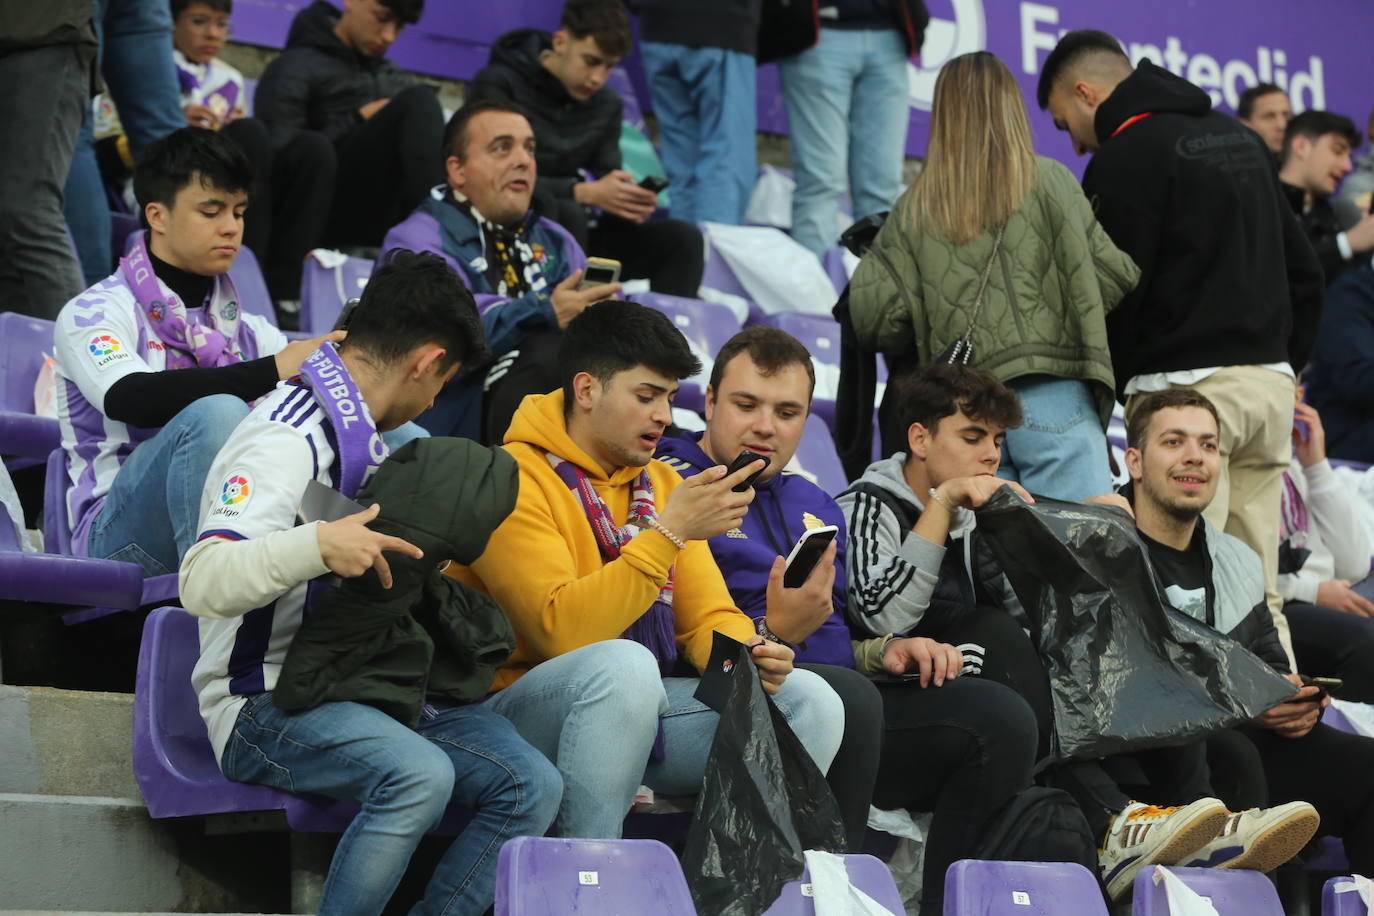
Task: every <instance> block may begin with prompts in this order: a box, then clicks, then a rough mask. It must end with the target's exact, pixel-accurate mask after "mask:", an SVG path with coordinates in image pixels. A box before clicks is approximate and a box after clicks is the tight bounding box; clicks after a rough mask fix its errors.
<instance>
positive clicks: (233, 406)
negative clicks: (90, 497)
mask: <svg viewBox="0 0 1374 916" xmlns="http://www.w3.org/2000/svg"><path fill="white" fill-rule="evenodd" d="M246 416H248V405H247V404H246V403H244V402H243V401H242V400H240V399H239V398H237V397H235V396H234V395H232V394H212V395H210V396H209V397H204V398H200V399H199V400H197V401H195V402H193V403H191V404H189V405H187V406H186V407H183V408H182V409H181V411H180V412H179V413H178V414H177V415H176V416H175V417H172V419H171V420H169V421H168V422H167V425H166V426H164V427H162V429H160V430H158V433H157V435H156V436H154V437H153V438H151V439H149V440H147V441H146V442H143V443H140V444H139V445H138V447H137V448H135V449H134V450H133V452H132V453H131V454H130V455H129V457H128V458H127V459H125V461H124V464H123V465H122V466H121V467H120V469H119V473H118V474H116V475H115V479H114V483H113V484H111V486H110V492H109V493H107V494H106V495H105V505H104V506H103V507H101V510H100V515H99V516H97V517H96V519H95V521H94V522H92V524H91V533H90V537H89V539H88V540H87V542H86V553H87V555H88V556H92V557H103V558H105V559H110V560H124V561H126V562H129V563H137V564H138V565H139V566H140V567H142V569H143V574H144V575H145V576H163V575H167V574H168V573H174V572H176V571H177V569H178V568H180V566H181V558H182V557H184V556H185V555H186V551H188V550H190V549H191V545H192V544H194V543H195V542H196V535H197V534H198V533H199V526H200V498H201V494H202V492H203V491H204V489H205V478H206V477H207V476H209V474H210V465H212V464H213V463H214V461H215V456H216V455H218V454H219V450H220V449H221V448H223V447H224V443H225V442H226V441H228V439H229V434H230V433H232V432H233V431H234V428H235V427H237V426H238V425H239V423H240V422H242V421H243V419H244V417H246ZM428 435H429V433H427V432H425V431H424V430H423V429H421V428H420V427H419V426H417V425H416V424H415V423H413V422H411V423H406V424H403V425H401V426H398V427H396V428H395V429H393V430H391V431H390V432H388V433H385V434H383V436H382V438H383V440H385V442H386V444H387V446H388V447H390V448H392V449H397V448H400V447H401V446H402V445H404V444H405V443H407V442H409V441H410V440H411V439H414V438H416V437H417V436H428Z"/></svg>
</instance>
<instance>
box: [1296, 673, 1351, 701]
mask: <svg viewBox="0 0 1374 916" xmlns="http://www.w3.org/2000/svg"><path fill="white" fill-rule="evenodd" d="M1298 680H1300V681H1302V685H1303V686H1304V687H1320V688H1321V691H1322V693H1335V692H1337V691H1338V690H1340V689H1341V688H1342V687H1344V686H1345V681H1343V680H1341V679H1340V678H1338V677H1308V676H1307V675H1306V674H1300V675H1298ZM1321 696H1322V694H1321V693H1318V694H1317V695H1316V696H1315V697H1313V699H1318V700H1319V699H1321Z"/></svg>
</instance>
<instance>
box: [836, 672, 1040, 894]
mask: <svg viewBox="0 0 1374 916" xmlns="http://www.w3.org/2000/svg"><path fill="white" fill-rule="evenodd" d="M878 689H879V693H881V694H882V702H883V725H884V733H883V749H882V756H881V758H880V763H879V766H878V781H877V785H876V787H875V789H874V792H873V803H874V804H875V805H877V806H878V807H879V808H884V809H889V810H890V809H895V808H908V809H913V810H916V811H929V812H932V813H933V818H932V819H931V824H930V834H929V836H928V837H927V838H926V849H925V868H924V890H923V892H922V897H921V913H922V914H923V916H938V914H939V913H941V912H942V911H943V908H944V890H945V871H946V870H947V869H948V868H949V866H950V865H951V864H952V863H954V862H956V861H958V860H959V859H963V858H968V857H969V856H971V855H972V854H973V853H974V851H975V850H976V849H977V847H978V842H979V840H980V838H981V837H982V834H983V830H984V828H985V827H986V826H987V823H988V820H989V819H990V818H991V817H992V816H993V815H994V814H996V813H997V811H998V809H999V808H1001V807H1002V806H1003V805H1004V804H1006V803H1007V801H1008V800H1010V799H1011V797H1012V796H1013V795H1015V794H1016V793H1017V792H1020V791H1021V790H1022V789H1025V788H1027V787H1028V786H1029V785H1030V784H1031V773H1032V770H1033V768H1034V765H1035V748H1036V742H1037V729H1036V723H1035V715H1034V713H1032V712H1031V709H1030V707H1029V706H1028V705H1027V704H1026V701H1025V700H1023V699H1022V698H1021V697H1019V696H1017V695H1016V693H1015V692H1014V691H1012V690H1010V689H1009V688H1007V687H1006V686H1004V685H1002V684H998V683H995V682H993V681H989V680H986V679H984V678H980V677H970V676H961V677H958V678H956V679H955V680H953V681H947V682H945V684H944V686H943V687H926V688H924V689H922V688H921V686H920V685H919V684H917V683H914V682H906V683H883V684H880V685H879V688H878ZM846 711H847V710H846ZM846 730H847V728H846ZM837 759H838V758H837Z"/></svg>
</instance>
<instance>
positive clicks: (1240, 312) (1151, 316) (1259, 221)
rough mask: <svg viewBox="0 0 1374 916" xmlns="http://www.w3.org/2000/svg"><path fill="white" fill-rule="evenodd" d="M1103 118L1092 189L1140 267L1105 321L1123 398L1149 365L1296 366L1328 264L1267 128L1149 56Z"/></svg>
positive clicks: (1089, 181) (1091, 169) (1088, 179)
mask: <svg viewBox="0 0 1374 916" xmlns="http://www.w3.org/2000/svg"><path fill="white" fill-rule="evenodd" d="M1138 115H1145V117H1143V118H1141V119H1140V120H1136V121H1131V119H1132V118H1135V117H1136V116H1138ZM1128 121H1130V122H1131V123H1127V122H1128ZM1094 126H1095V128H1096V131H1097V136H1098V140H1099V143H1100V148H1099V149H1098V152H1097V153H1096V155H1094V156H1093V159H1092V162H1090V163H1089V164H1088V168H1087V171H1086V172H1085V174H1084V176H1083V190H1084V192H1085V193H1086V194H1087V195H1088V198H1089V200H1091V201H1092V202H1093V205H1094V207H1095V209H1096V211H1097V216H1098V219H1099V220H1100V221H1101V223H1102V226H1103V228H1104V229H1106V230H1107V233H1108V234H1109V235H1110V236H1111V237H1112V241H1114V242H1115V243H1116V244H1117V247H1119V248H1121V250H1123V251H1125V252H1126V253H1127V254H1129V255H1130V256H1131V257H1132V259H1134V260H1135V262H1136V264H1138V265H1139V266H1140V270H1141V278H1140V284H1139V285H1138V286H1137V287H1136V289H1135V291H1134V292H1133V293H1131V294H1130V295H1128V296H1127V297H1126V298H1125V299H1124V300H1123V301H1122V302H1121V304H1120V305H1118V306H1117V307H1116V308H1115V309H1114V310H1113V311H1112V312H1111V313H1110V314H1109V315H1108V316H1107V332H1108V338H1109V342H1110V344H1111V350H1112V361H1113V363H1115V365H1116V377H1117V385H1118V394H1120V393H1121V390H1120V389H1121V388H1124V386H1125V384H1126V382H1127V381H1129V380H1130V379H1131V377H1132V376H1136V375H1141V374H1144V373H1153V372H1170V371H1177V370H1184V369H1201V368H1207V367H1211V366H1242V365H1262V364H1265V363H1278V362H1284V361H1287V362H1289V363H1291V364H1292V366H1293V369H1294V370H1295V371H1297V370H1301V369H1302V367H1303V364H1304V363H1306V361H1307V357H1308V354H1309V352H1310V351H1311V348H1312V341H1313V338H1314V336H1315V334H1316V328H1317V318H1318V316H1319V315H1320V312H1321V296H1322V286H1323V282H1322V272H1321V267H1320V266H1319V265H1318V263H1317V258H1316V255H1315V254H1313V252H1312V247H1311V245H1309V244H1308V243H1307V239H1306V238H1305V237H1304V235H1303V232H1302V229H1301V228H1300V227H1299V226H1298V222H1297V220H1296V219H1295V218H1294V217H1293V214H1292V211H1291V210H1290V209H1289V206H1288V203H1287V201H1286V200H1285V199H1284V196H1283V192H1282V190H1281V189H1280V187H1279V181H1278V176H1277V175H1275V174H1274V167H1273V164H1272V161H1271V159H1270V157H1269V153H1268V150H1267V148H1266V147H1265V146H1264V143H1263V141H1262V140H1260V138H1259V135H1258V134H1256V133H1254V132H1253V131H1251V130H1249V129H1248V128H1246V127H1244V126H1242V125H1241V124H1240V122H1238V121H1235V120H1233V119H1231V118H1230V117H1227V116H1226V115H1224V114H1221V113H1219V112H1216V111H1213V110H1212V103H1211V99H1209V98H1208V96H1207V93H1205V92H1203V91H1202V90H1201V89H1199V88H1197V87H1196V86H1194V85H1193V84H1192V83H1189V82H1188V81H1186V80H1184V79H1182V78H1181V77H1178V76H1175V75H1173V74H1172V73H1170V72H1169V71H1167V70H1163V69H1161V68H1159V67H1157V66H1155V65H1154V64H1152V63H1150V62H1149V61H1148V60H1146V61H1141V63H1140V66H1139V67H1138V68H1137V69H1136V71H1135V73H1133V74H1132V75H1131V76H1129V77H1127V78H1126V79H1125V80H1123V81H1122V82H1121V84H1120V85H1118V86H1117V87H1116V89H1115V90H1114V91H1113V92H1112V94H1111V95H1110V96H1109V97H1108V98H1107V99H1106V101H1104V102H1103V103H1102V104H1101V105H1100V106H1099V107H1098V109H1097V114H1096V119H1095V121H1094Z"/></svg>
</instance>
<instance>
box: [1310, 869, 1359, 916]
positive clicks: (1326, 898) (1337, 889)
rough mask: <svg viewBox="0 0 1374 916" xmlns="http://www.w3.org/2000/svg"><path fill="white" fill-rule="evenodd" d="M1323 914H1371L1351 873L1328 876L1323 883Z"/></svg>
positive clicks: (1342, 915) (1352, 915)
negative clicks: (1333, 876) (1356, 887)
mask: <svg viewBox="0 0 1374 916" xmlns="http://www.w3.org/2000/svg"><path fill="white" fill-rule="evenodd" d="M1322 916H1369V907H1367V906H1365V903H1364V901H1363V900H1361V899H1360V894H1359V892H1358V891H1357V890H1356V889H1355V884H1354V882H1353V881H1352V880H1351V878H1350V876H1349V875H1338V876H1337V877H1335V878H1328V879H1327V881H1326V883H1325V884H1323V885H1322Z"/></svg>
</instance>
